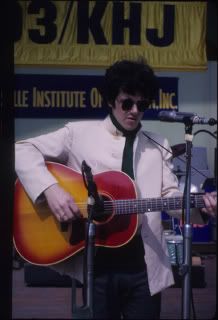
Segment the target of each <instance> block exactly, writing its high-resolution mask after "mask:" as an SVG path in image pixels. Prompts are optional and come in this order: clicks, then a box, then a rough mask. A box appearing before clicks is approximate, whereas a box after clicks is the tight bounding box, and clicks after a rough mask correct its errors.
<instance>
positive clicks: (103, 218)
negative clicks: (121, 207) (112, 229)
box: [94, 195, 113, 223]
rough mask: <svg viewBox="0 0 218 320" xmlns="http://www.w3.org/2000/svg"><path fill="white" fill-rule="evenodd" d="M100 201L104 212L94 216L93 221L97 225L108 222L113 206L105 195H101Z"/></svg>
mask: <svg viewBox="0 0 218 320" xmlns="http://www.w3.org/2000/svg"><path fill="white" fill-rule="evenodd" d="M101 200H103V202H104V211H103V212H99V213H97V215H96V216H95V219H94V220H95V222H97V223H105V222H108V221H109V220H111V218H112V216H113V205H112V203H111V199H110V198H109V197H108V196H106V195H101Z"/></svg>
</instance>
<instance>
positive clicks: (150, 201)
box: [76, 195, 204, 211]
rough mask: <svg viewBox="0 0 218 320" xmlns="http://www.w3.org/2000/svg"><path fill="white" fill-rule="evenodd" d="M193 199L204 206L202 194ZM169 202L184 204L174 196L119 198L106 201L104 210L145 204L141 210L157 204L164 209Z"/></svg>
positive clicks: (79, 203)
mask: <svg viewBox="0 0 218 320" xmlns="http://www.w3.org/2000/svg"><path fill="white" fill-rule="evenodd" d="M191 200H195V203H196V206H197V207H203V205H204V201H203V198H202V195H192V196H191ZM76 204H77V205H78V207H79V208H81V209H86V208H87V206H88V204H87V203H85V202H77V203H76ZM167 204H169V205H170V206H173V207H174V208H175V209H179V208H181V205H182V204H183V198H182V197H174V198H155V199H154V198H147V199H128V200H127V199H118V200H107V201H104V210H113V209H115V210H116V209H120V208H122V209H123V208H125V209H131V210H134V209H137V210H138V209H139V208H140V206H142V205H143V208H141V210H144V211H146V208H150V207H151V210H152V209H153V208H152V206H155V209H164V208H166V207H167Z"/></svg>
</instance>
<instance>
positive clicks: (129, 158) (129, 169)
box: [110, 113, 141, 179]
mask: <svg viewBox="0 0 218 320" xmlns="http://www.w3.org/2000/svg"><path fill="white" fill-rule="evenodd" d="M110 117H111V121H112V122H113V124H114V125H115V127H116V128H117V129H118V130H119V131H121V132H122V133H123V135H124V137H126V142H125V146H124V150H123V159H122V167H121V168H122V169H121V170H122V171H123V172H125V173H126V174H128V176H129V177H130V178H132V179H134V171H133V143H134V140H135V137H136V134H137V132H138V131H139V129H140V128H141V124H140V123H139V124H138V126H137V128H136V129H134V130H132V131H128V130H126V129H124V128H123V127H122V126H121V125H120V124H119V122H118V121H117V120H116V118H115V117H114V115H113V114H112V113H111V114H110Z"/></svg>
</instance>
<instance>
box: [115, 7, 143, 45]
mask: <svg viewBox="0 0 218 320" xmlns="http://www.w3.org/2000/svg"><path fill="white" fill-rule="evenodd" d="M112 25H113V30H112V43H113V44H124V28H129V44H132V45H139V44H140V42H141V40H140V34H141V4H140V3H130V13H129V19H124V3H121V2H114V4H113V22H112Z"/></svg>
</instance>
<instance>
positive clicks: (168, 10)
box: [146, 5, 175, 47]
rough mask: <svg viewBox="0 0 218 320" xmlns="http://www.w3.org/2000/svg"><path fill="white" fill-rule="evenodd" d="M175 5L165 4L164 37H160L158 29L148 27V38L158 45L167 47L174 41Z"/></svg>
mask: <svg viewBox="0 0 218 320" xmlns="http://www.w3.org/2000/svg"><path fill="white" fill-rule="evenodd" d="M174 24H175V6H174V5H164V18H163V31H164V34H163V37H162V38H159V37H158V30H157V29H147V30H146V38H147V40H148V41H149V42H150V43H151V44H153V45H154V46H157V47H167V46H169V45H170V44H171V43H172V42H173V41H174Z"/></svg>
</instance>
